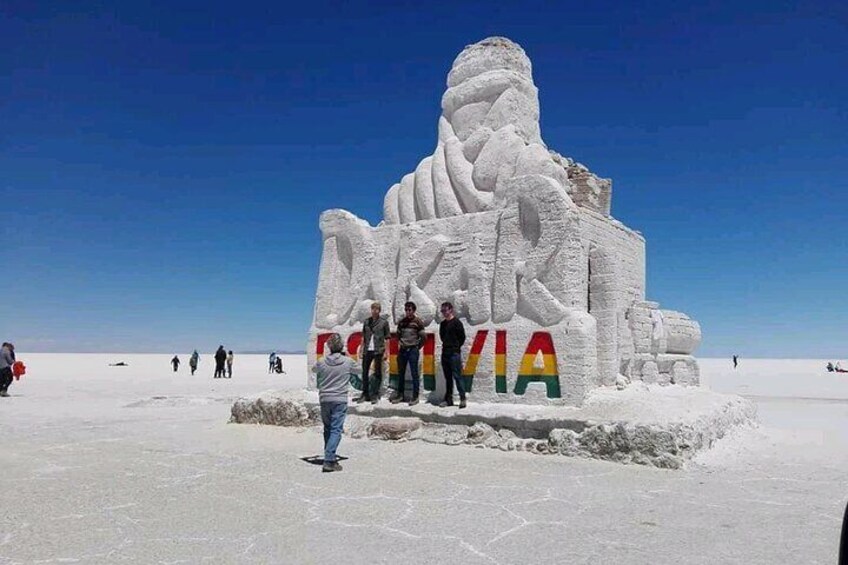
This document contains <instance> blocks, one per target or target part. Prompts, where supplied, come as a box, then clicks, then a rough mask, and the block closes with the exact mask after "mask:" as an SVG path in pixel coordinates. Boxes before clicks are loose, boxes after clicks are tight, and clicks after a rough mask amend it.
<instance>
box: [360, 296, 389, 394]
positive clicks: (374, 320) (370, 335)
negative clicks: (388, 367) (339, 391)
mask: <svg viewBox="0 0 848 565" xmlns="http://www.w3.org/2000/svg"><path fill="white" fill-rule="evenodd" d="M382 310H383V307H382V305H381V304H380V303H379V302H374V303H373V304H371V317H370V318H368V319H367V320H365V322H363V324H362V344H363V345H362V350H363V351H362V396H360V397H359V398H357V399H356V401H357V402H372V403H374V404H376V403H377V401H378V400H380V387H381V386H382V385H383V355H385V352H386V341H387V340H389V338H390V336H391V334H390V333H389V322H388V320H385V319H383V318H381V317H380V312H381V311H382ZM372 364H373V365H374V378H373V379H371V378H370V377H369V372H370V369H371V365H372Z"/></svg>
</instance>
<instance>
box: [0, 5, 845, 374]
mask: <svg viewBox="0 0 848 565" xmlns="http://www.w3.org/2000/svg"><path fill="white" fill-rule="evenodd" d="M383 4H388V3H381V2H330V3H328V2H323V1H321V0H315V1H310V2H299V3H296V5H292V4H290V3H282V2H267V3H254V2H250V1H241V2H214V1H208V0H205V1H203V2H181V1H179V0H175V1H172V2H132V3H130V2H125V3H122V2H115V3H112V2H97V3H88V2H41V3H39V2H32V1H29V2H16V1H14V0H12V1H11V2H10V1H8V0H7V1H6V2H3V3H0V48H1V49H0V53H1V54H0V202H2V215H3V221H2V224H1V225H2V227H0V234H2V239H0V241H2V251H0V258H2V259H1V260H0V262H2V264H3V265H4V267H5V268H4V277H3V281H2V282H0V290H2V294H3V299H2V303H3V309H2V315H0V334H2V338H3V339H11V340H14V341H15V342H16V343H17V345H18V349H19V350H21V351H126V352H131V351H140V352H146V351H161V352H172V351H179V352H183V351H189V350H190V349H192V348H195V347H196V348H198V349H201V350H211V349H213V348H214V347H215V346H217V345H218V344H219V343H224V344H226V345H227V346H228V347H231V348H233V349H235V350H243V349H263V348H277V349H303V348H304V347H305V342H306V333H307V329H308V326H309V323H310V321H311V316H312V306H313V296H314V291H315V286H316V279H317V272H318V262H319V256H320V249H321V246H320V232H319V230H318V216H319V214H320V213H321V211H322V210H325V209H327V208H333V207H340V208H346V209H348V210H351V211H352V212H354V213H356V214H357V215H359V216H361V217H363V218H365V219H367V220H368V221H370V222H372V223H377V222H378V221H379V220H380V217H381V213H382V198H383V195H384V193H385V191H386V189H387V188H388V187H389V186H390V185H391V184H392V183H394V182H396V181H397V180H398V179H400V177H401V176H402V175H403V174H405V173H407V172H410V171H411V170H413V168H414V167H415V165H416V164H417V163H418V161H419V160H420V159H421V158H422V157H423V156H425V155H427V154H429V153H431V152H432V148H433V146H434V144H435V138H436V123H437V118H438V115H439V100H440V97H441V94H442V92H443V90H444V85H445V77H446V74H447V71H448V70H449V68H450V65H451V62H452V61H453V58H454V57H455V56H456V54H458V53H459V51H460V50H461V49H462V48H463V47H464V46H465V45H467V44H469V43H473V42H475V41H478V40H480V39H482V38H484V37H486V36H489V35H505V36H508V37H510V38H512V39H513V40H515V41H517V42H518V43H520V44H521V45H522V46H523V47H524V49H525V50H526V51H527V53H528V55H529V56H530V58H531V59H532V61H533V67H534V69H533V70H534V75H535V80H536V84H537V85H538V87H539V89H540V99H541V107H542V135H543V137H544V139H545V141H546V142H547V144H548V145H549V146H550V147H551V148H553V149H556V150H557V151H559V152H560V153H563V154H565V155H568V156H571V157H573V158H575V159H577V160H578V161H581V162H583V163H586V164H587V165H588V166H589V167H590V168H591V169H592V170H593V171H595V172H596V173H598V174H600V175H602V176H607V177H612V178H613V179H614V189H613V215H614V216H615V217H617V218H619V219H620V220H622V221H623V222H625V223H626V224H627V225H629V226H631V227H633V228H634V229H638V230H640V231H642V232H643V233H644V234H645V236H646V238H647V240H648V296H649V298H650V299H652V300H657V301H659V302H661V303H662V305H663V306H664V307H666V308H672V309H679V310H683V311H684V312H687V313H688V314H690V315H691V316H693V317H695V318H697V319H698V320H700V322H701V324H702V327H703V331H704V335H705V338H704V342H703V345H702V347H701V350H700V352H699V354H700V355H702V356H716V355H729V354H731V353H734V352H738V353H740V354H742V355H743V356H749V357H754V356H783V357H793V356H798V357H800V356H804V357H833V358H837V357H841V358H842V359H845V358H848V298H847V297H846V291H845V289H846V288H848V181H846V179H848V8H846V3H844V2H837V1H834V2H831V3H818V2H797V3H793V2H781V1H774V0H768V1H763V2H738V1H729V2H716V1H713V2H706V3H694V4H690V3H689V2H679V1H675V2H662V1H660V2H645V3H644V4H643V5H637V4H636V3H629V2H628V3H621V4H620V5H619V4H617V3H607V2H603V1H601V2H568V3H566V2H531V1H522V2H514V3H511V2H491V1H485V2H464V3H458V2H419V1H416V2H400V3H394V4H396V5H395V6H394V7H383V6H382V5H383Z"/></svg>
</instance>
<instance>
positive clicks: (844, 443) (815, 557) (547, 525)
mask: <svg viewBox="0 0 848 565" xmlns="http://www.w3.org/2000/svg"><path fill="white" fill-rule="evenodd" d="M169 357H170V356H167V355H160V356H156V355H151V356H131V355H120V356H114V355H112V356H84V355H24V358H25V359H26V360H27V361H28V366H29V367H30V375H27V377H25V379H27V381H26V382H22V383H16V384H15V385H13V388H12V389H11V392H12V394H13V396H12V398H9V399H2V400H4V402H3V403H0V435H1V436H2V443H0V468H2V469H3V477H4V479H5V481H4V488H3V489H0V563H2V564H4V565H5V564H8V563H60V562H63V563H74V562H77V563H204V562H210V563H316V562H329V561H339V560H343V561H345V562H350V563H397V562H399V561H403V562H406V563H433V562H447V561H448V560H450V561H459V562H463V563H471V564H473V563H527V562H532V563H587V564H588V563H604V564H607V563H610V564H619V563H620V564H642V563H645V564H647V563H687V564H690V563H692V564H700V563H703V564H710V565H714V564H716V563H740V564H742V563H745V564H774V563H793V564H794V563H822V564H824V563H826V564H832V563H835V556H836V551H837V544H838V541H837V540H838V535H839V526H840V520H841V512H842V508H843V505H844V503H845V500H846V496H848V483H846V480H845V476H846V475H845V468H846V465H848V433H846V430H848V379H845V378H840V377H839V376H836V375H832V374H828V373H826V372H824V371H823V369H822V367H823V365H824V362H823V361H809V360H808V361H804V360H801V361H759V360H744V359H743V361H742V365H741V367H740V370H739V371H737V372H735V373H734V372H733V370H732V368H730V366H729V363H728V362H727V361H725V360H720V361H719V360H716V361H714V360H709V359H707V360H704V362H703V373H702V375H703V376H704V377H705V378H704V380H705V381H706V382H709V383H711V384H712V386H713V388H714V389H716V390H719V391H721V392H728V393H741V394H744V395H746V396H747V397H749V398H752V399H754V400H755V402H756V403H757V407H758V415H759V418H760V421H761V425H760V426H759V427H756V428H751V429H743V430H740V431H739V432H737V433H735V434H732V435H731V436H730V437H727V438H725V439H723V440H721V441H719V442H718V444H717V445H716V446H715V447H714V448H713V449H711V450H709V451H706V452H704V453H703V454H701V455H699V456H697V457H696V458H695V459H694V460H693V462H691V463H690V464H689V465H688V466H687V468H686V469H685V470H683V471H667V470H661V469H654V468H649V467H644V466H636V465H619V464H615V463H608V462H604V461H595V460H588V459H580V458H560V457H556V458H554V457H538V456H535V455H531V454H528V453H518V452H511V453H500V452H497V451H493V450H488V449H471V448H468V449H464V448H453V447H445V446H440V445H431V444H426V443H423V442H408V443H403V444H399V443H393V442H376V441H358V440H350V439H345V440H344V441H343V443H342V448H341V453H342V454H343V455H344V456H347V457H349V459H347V460H346V461H345V462H344V465H345V470H344V472H342V473H337V474H329V475H325V474H321V473H320V472H319V471H318V467H316V466H314V465H310V464H308V463H306V462H304V461H302V460H301V457H304V456H311V455H316V454H318V453H319V452H320V443H321V438H320V435H319V434H317V433H315V432H314V431H301V432H298V431H297V430H295V429H291V428H279V427H271V426H236V425H228V424H226V423H225V422H226V420H227V418H228V417H229V413H230V406H231V404H232V402H233V401H234V400H235V399H236V398H238V397H242V396H250V395H255V394H257V393H258V392H260V391H263V390H267V389H269V388H272V387H273V388H276V387H280V388H291V389H297V388H301V387H302V386H303V384H304V380H303V379H304V377H305V370H306V366H305V359H303V358H300V359H287V360H286V366H287V369H288V370H289V373H290V374H289V375H287V376H282V377H281V376H278V375H267V373H265V359H264V358H261V357H248V356H241V357H240V358H238V359H237V361H236V362H237V365H236V369H237V374H236V376H235V378H234V379H233V380H232V381H216V380H213V379H211V367H209V364H208V361H209V358H208V356H207V357H205V358H204V360H203V361H202V364H201V371H202V374H198V375H196V376H195V377H194V378H192V377H189V376H188V374H187V372H185V371H181V372H180V374H178V375H176V376H175V375H173V374H172V373H170V372H169V369H168V367H167V360H168V359H169ZM120 359H123V360H126V361H127V362H129V363H130V367H126V368H111V367H106V366H105V365H106V363H107V362H108V361H109V360H112V361H116V360H120Z"/></svg>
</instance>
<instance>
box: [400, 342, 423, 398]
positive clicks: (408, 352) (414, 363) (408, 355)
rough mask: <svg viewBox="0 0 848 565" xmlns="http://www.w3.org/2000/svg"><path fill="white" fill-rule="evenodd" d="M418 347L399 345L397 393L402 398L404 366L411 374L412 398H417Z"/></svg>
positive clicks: (404, 381) (404, 376)
mask: <svg viewBox="0 0 848 565" xmlns="http://www.w3.org/2000/svg"><path fill="white" fill-rule="evenodd" d="M418 353H419V352H418V348H417V347H401V349H400V352H399V353H398V389H397V393H398V395H399V396H400V397H401V398H402V397H403V388H404V386H405V385H406V368H407V367H409V370H410V372H411V374H412V398H418V388H419V384H420V382H419V379H418Z"/></svg>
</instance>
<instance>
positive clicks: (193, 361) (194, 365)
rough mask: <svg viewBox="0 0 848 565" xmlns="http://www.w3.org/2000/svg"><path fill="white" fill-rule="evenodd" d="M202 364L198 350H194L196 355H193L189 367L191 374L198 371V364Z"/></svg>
mask: <svg viewBox="0 0 848 565" xmlns="http://www.w3.org/2000/svg"><path fill="white" fill-rule="evenodd" d="M199 362H200V355H198V353H197V350H196V349H195V350H194V353H192V354H191V358H189V360H188V366H189V368H190V369H191V374H192V375H193V374H194V372H195V371H196V370H197V364H198V363H199Z"/></svg>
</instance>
